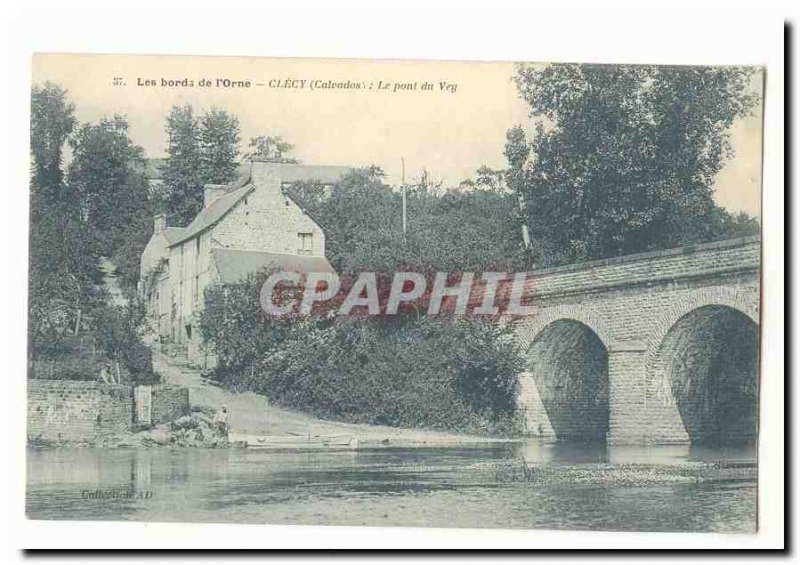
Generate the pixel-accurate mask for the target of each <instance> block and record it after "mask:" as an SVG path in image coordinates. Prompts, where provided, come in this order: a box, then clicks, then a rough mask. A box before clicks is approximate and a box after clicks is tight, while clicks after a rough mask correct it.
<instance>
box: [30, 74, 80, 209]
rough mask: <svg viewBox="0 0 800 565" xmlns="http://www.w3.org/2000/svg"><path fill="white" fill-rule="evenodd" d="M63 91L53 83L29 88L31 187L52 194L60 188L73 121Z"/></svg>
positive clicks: (70, 106) (72, 107) (70, 105)
mask: <svg viewBox="0 0 800 565" xmlns="http://www.w3.org/2000/svg"><path fill="white" fill-rule="evenodd" d="M66 94H67V93H66V91H65V90H64V89H63V88H61V87H60V86H58V85H57V84H53V83H52V82H46V83H45V84H44V85H42V86H34V87H33V89H32V91H31V156H32V160H33V179H32V180H33V182H32V186H31V188H32V189H33V190H43V191H47V192H50V193H51V194H52V195H55V194H57V193H59V192H60V191H61V189H63V185H62V180H63V179H62V170H61V157H62V151H63V148H64V143H65V142H66V140H67V138H68V137H69V135H70V133H72V130H73V128H74V127H75V124H76V119H75V105H74V104H72V103H71V102H69V101H68V100H67V96H66Z"/></svg>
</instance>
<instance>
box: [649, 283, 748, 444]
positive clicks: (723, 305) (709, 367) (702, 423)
mask: <svg viewBox="0 0 800 565" xmlns="http://www.w3.org/2000/svg"><path fill="white" fill-rule="evenodd" d="M702 298H705V299H702ZM702 298H700V299H697V300H694V301H691V302H686V303H683V304H681V305H680V307H679V308H675V311H674V312H670V313H669V314H668V316H673V317H674V320H673V321H672V323H671V325H670V326H669V327H657V328H656V329H657V331H656V332H655V333H654V334H653V335H652V340H651V347H650V350H649V351H648V356H647V362H646V375H647V403H648V404H650V405H651V406H653V407H659V406H661V407H663V406H670V405H671V406H674V407H675V408H676V411H677V413H678V415H679V417H680V420H681V421H682V423H683V426H684V427H685V429H686V433H687V435H688V438H689V440H690V441H691V442H692V443H696V444H712V445H720V444H729V443H739V442H752V441H754V440H755V437H756V428H757V408H758V402H757V386H758V319H757V308H750V309H749V311H748V308H747V302H745V301H742V300H737V299H736V297H735V296H731V295H728V296H726V297H722V298H723V299H720V298H721V296H720V295H716V296H713V295H707V296H706V297H702ZM676 312H677V313H678V314H680V315H679V316H677V317H676V316H675V314H676ZM666 319H668V318H667V317H665V319H663V320H661V322H662V323H665V320H666Z"/></svg>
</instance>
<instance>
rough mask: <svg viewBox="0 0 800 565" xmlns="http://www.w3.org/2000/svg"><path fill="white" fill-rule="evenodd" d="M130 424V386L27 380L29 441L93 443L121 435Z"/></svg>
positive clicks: (131, 407)
mask: <svg viewBox="0 0 800 565" xmlns="http://www.w3.org/2000/svg"><path fill="white" fill-rule="evenodd" d="M132 422H133V388H132V387H130V386H126V385H107V384H103V383H98V382H96V381H67V380H29V381H28V438H31V439H42V440H46V441H87V442H92V441H95V440H97V439H100V438H103V437H106V436H112V435H115V434H119V433H124V432H126V431H127V430H129V429H130V427H131V424H132Z"/></svg>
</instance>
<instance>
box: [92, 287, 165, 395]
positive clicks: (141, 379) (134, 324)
mask: <svg viewBox="0 0 800 565" xmlns="http://www.w3.org/2000/svg"><path fill="white" fill-rule="evenodd" d="M144 317H145V309H144V306H143V305H142V304H141V303H140V302H137V301H129V302H128V305H127V306H106V307H104V308H102V309H100V310H99V311H98V312H97V321H96V322H97V327H98V328H101V331H98V332H97V335H96V338H97V345H98V347H99V348H100V350H101V351H102V352H103V353H104V354H105V355H107V356H108V357H109V359H111V360H113V361H118V362H119V363H120V365H121V366H122V367H123V368H124V369H125V372H126V373H127V374H128V375H130V380H131V381H132V382H133V383H136V384H153V383H155V382H157V381H158V376H157V375H156V374H155V373H154V371H153V358H152V352H151V351H150V349H149V348H148V347H147V346H146V345H144V343H142V340H141V336H140V335H139V328H141V327H143V326H144Z"/></svg>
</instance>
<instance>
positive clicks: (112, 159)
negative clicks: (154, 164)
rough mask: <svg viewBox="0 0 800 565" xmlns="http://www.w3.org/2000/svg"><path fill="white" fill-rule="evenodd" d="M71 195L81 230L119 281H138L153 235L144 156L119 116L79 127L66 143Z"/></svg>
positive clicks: (132, 283) (130, 282) (151, 208)
mask: <svg viewBox="0 0 800 565" xmlns="http://www.w3.org/2000/svg"><path fill="white" fill-rule="evenodd" d="M69 144H70V147H71V148H72V162H71V163H70V166H69V171H68V175H67V178H68V183H69V187H70V193H71V194H72V195H73V197H74V198H76V199H78V201H79V202H80V205H81V215H82V217H83V221H84V223H85V226H86V229H87V230H88V231H89V232H90V234H91V237H93V238H94V239H95V241H96V242H97V246H98V249H99V252H100V253H101V255H103V256H105V257H110V258H111V260H112V262H113V263H114V264H115V265H116V266H117V271H118V273H119V274H120V276H121V278H122V280H123V282H124V283H125V284H126V285H127V286H128V287H132V286H135V285H136V281H137V280H138V279H139V257H140V256H141V253H142V250H143V249H144V247H145V245H146V244H147V240H148V239H149V238H150V235H151V233H152V220H151V218H152V214H153V209H154V207H153V202H152V201H151V197H150V191H149V187H148V184H147V179H146V178H145V176H144V174H143V173H142V170H143V168H144V151H143V150H142V148H141V147H139V146H138V145H135V144H134V143H133V142H132V141H131V140H130V138H129V136H128V122H127V120H126V119H125V118H123V117H121V116H114V117H113V118H111V119H106V118H103V119H101V120H99V121H98V122H97V123H95V124H83V125H82V126H81V127H80V128H79V129H78V131H77V132H76V133H75V135H74V136H73V137H72V138H71V139H70V141H69Z"/></svg>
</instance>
